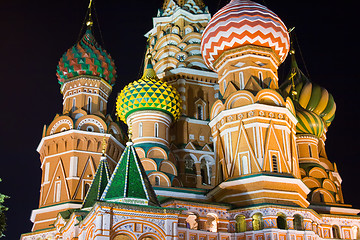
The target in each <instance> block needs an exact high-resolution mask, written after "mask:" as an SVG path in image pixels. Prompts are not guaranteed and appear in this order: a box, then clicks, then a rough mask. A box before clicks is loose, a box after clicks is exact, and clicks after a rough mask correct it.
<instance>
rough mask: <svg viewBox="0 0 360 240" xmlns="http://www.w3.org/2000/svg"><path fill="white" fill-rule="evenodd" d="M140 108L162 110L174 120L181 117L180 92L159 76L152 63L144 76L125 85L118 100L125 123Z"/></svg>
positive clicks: (117, 108)
mask: <svg viewBox="0 0 360 240" xmlns="http://www.w3.org/2000/svg"><path fill="white" fill-rule="evenodd" d="M140 110H158V111H162V112H165V113H167V114H169V115H170V116H171V117H172V118H173V119H174V120H177V119H178V118H179V117H180V112H181V100H180V95H179V93H178V92H177V90H176V89H175V88H174V87H172V86H170V85H168V84H167V83H166V82H163V81H160V80H159V79H158V78H157V76H156V74H155V72H154V70H153V69H152V65H151V64H149V65H148V67H147V69H146V70H145V72H144V75H143V76H142V78H140V79H139V80H137V81H135V82H132V83H130V84H128V85H127V86H125V88H124V89H123V90H122V91H121V92H120V94H119V96H118V98H117V101H116V111H117V114H118V116H119V117H120V119H121V120H122V121H123V122H125V123H126V118H127V117H128V116H129V115H130V114H131V113H133V112H135V111H140Z"/></svg>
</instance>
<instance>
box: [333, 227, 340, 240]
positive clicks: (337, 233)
mask: <svg viewBox="0 0 360 240" xmlns="http://www.w3.org/2000/svg"><path fill="white" fill-rule="evenodd" d="M332 233H333V238H336V239H340V229H339V227H338V226H336V225H334V226H332Z"/></svg>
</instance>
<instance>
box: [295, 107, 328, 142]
mask: <svg viewBox="0 0 360 240" xmlns="http://www.w3.org/2000/svg"><path fill="white" fill-rule="evenodd" d="M296 118H297V120H298V123H297V124H296V133H299V134H312V135H315V136H316V137H321V135H322V134H323V132H324V128H325V124H324V121H323V120H322V119H321V118H320V117H319V116H318V115H317V114H316V113H314V112H312V111H309V110H306V109H304V108H302V107H300V106H298V107H297V108H296Z"/></svg>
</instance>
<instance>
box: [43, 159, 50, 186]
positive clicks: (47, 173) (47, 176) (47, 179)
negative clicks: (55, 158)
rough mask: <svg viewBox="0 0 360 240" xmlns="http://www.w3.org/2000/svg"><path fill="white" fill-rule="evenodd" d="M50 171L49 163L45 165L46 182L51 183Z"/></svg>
mask: <svg viewBox="0 0 360 240" xmlns="http://www.w3.org/2000/svg"><path fill="white" fill-rule="evenodd" d="M49 171H50V163H49V162H47V163H46V164H45V175H44V182H48V181H49Z"/></svg>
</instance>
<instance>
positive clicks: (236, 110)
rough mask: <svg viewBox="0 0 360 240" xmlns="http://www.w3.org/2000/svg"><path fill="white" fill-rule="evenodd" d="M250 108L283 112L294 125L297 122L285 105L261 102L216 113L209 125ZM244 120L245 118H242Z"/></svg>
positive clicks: (211, 125)
mask: <svg viewBox="0 0 360 240" xmlns="http://www.w3.org/2000/svg"><path fill="white" fill-rule="evenodd" d="M251 110H265V111H270V112H276V113H283V114H286V115H287V116H288V117H289V119H290V120H291V121H292V122H293V123H294V124H295V125H296V124H297V122H298V121H297V119H296V117H295V116H294V115H293V114H292V113H291V112H290V110H289V109H287V108H286V107H279V106H271V105H265V104H261V103H253V104H250V105H246V106H241V107H237V108H231V109H227V110H223V111H221V112H220V113H219V114H218V115H216V117H214V118H213V119H212V120H211V121H210V123H209V126H210V127H213V126H215V125H216V123H217V122H219V121H220V120H221V119H222V118H223V117H226V116H230V115H234V114H236V113H239V112H247V111H251ZM247 119H248V118H247ZM250 119H253V118H250ZM263 119H268V118H263ZM244 120H246V119H244ZM244 120H243V121H244ZM276 120H278V121H285V120H281V119H276ZM285 122H286V121H285Z"/></svg>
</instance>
